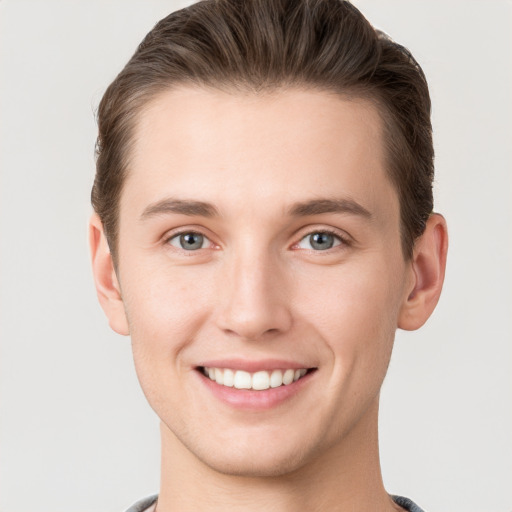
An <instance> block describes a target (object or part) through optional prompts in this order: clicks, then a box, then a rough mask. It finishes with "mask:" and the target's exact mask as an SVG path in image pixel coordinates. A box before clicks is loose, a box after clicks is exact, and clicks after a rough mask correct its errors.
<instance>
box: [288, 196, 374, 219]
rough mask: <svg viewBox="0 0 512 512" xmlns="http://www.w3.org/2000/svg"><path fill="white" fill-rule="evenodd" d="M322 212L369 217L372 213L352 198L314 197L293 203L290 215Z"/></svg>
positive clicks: (297, 215)
mask: <svg viewBox="0 0 512 512" xmlns="http://www.w3.org/2000/svg"><path fill="white" fill-rule="evenodd" d="M322 213H349V214H352V215H360V216H361V217H365V218H367V219H371V218H372V214H371V213H370V211H369V210H367V209H366V208H365V207H364V206H362V205H360V204H359V203H358V202H356V201H354V200H352V199H345V198H344V199H313V200H312V201H305V202H302V203H296V204H294V205H292V207H291V208H290V210H289V215H291V216H293V217H306V216H308V215H321V214H322Z"/></svg>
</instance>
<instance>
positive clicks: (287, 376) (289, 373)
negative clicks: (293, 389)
mask: <svg viewBox="0 0 512 512" xmlns="http://www.w3.org/2000/svg"><path fill="white" fill-rule="evenodd" d="M293 377H295V372H294V371H293V370H286V371H285V372H284V375H283V384H284V385H286V386H287V385H288V384H291V383H292V382H293Z"/></svg>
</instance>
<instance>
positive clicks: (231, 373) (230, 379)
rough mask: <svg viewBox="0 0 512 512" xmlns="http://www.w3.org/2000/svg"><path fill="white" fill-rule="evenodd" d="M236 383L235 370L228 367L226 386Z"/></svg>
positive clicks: (230, 386)
mask: <svg viewBox="0 0 512 512" xmlns="http://www.w3.org/2000/svg"><path fill="white" fill-rule="evenodd" d="M221 371H222V370H221ZM234 384H235V372H234V371H233V370H229V369H228V368H226V369H225V370H224V386H227V387H228V388H232V387H233V386H234Z"/></svg>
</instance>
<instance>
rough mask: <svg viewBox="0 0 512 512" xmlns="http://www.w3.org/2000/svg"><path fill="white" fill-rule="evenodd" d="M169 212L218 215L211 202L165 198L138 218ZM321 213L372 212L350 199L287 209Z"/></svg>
mask: <svg viewBox="0 0 512 512" xmlns="http://www.w3.org/2000/svg"><path fill="white" fill-rule="evenodd" d="M169 213H177V214H181V215H188V216H191V217H193V216H198V217H207V218H211V217H218V216H219V211H218V210H217V208H216V207H215V206H214V205H213V204H211V203H207V202H204V201H193V200H183V199H173V198H167V199H162V200H161V201H158V202H156V203H153V204H150V205H149V206H147V207H146V208H145V209H144V211H143V212H142V215H141V216H140V218H141V220H146V219H149V218H151V217H156V216H159V215H166V214H169ZM323 213H348V214H352V215H360V216H362V217H365V218H368V219H371V218H372V214H371V213H370V212H369V211H368V210H367V209H366V208H365V207H364V206H362V205H360V204H359V203H357V202H356V201H354V200H352V199H312V200H311V201H304V202H299V203H295V204H293V205H292V206H291V207H290V208H289V209H288V215H290V216H291V217H307V216H310V215H321V214H323Z"/></svg>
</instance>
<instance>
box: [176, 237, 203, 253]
mask: <svg viewBox="0 0 512 512" xmlns="http://www.w3.org/2000/svg"><path fill="white" fill-rule="evenodd" d="M180 243H181V246H182V247H183V249H186V250H188V251H190V250H192V249H200V248H201V247H202V246H203V235H200V234H199V233H186V234H184V235H181V236H180Z"/></svg>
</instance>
